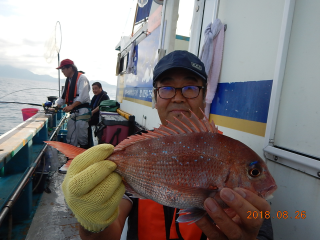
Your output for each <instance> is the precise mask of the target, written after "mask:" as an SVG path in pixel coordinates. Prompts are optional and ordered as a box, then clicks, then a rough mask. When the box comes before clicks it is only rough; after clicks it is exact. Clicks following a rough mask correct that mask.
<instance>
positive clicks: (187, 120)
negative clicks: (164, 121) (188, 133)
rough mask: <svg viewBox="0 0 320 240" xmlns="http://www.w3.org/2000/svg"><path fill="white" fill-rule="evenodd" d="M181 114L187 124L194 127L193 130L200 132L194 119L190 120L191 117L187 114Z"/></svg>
mask: <svg viewBox="0 0 320 240" xmlns="http://www.w3.org/2000/svg"><path fill="white" fill-rule="evenodd" d="M181 114H182V121H183V122H184V123H185V124H186V125H187V126H189V127H190V128H191V129H192V131H193V132H197V133H199V132H200V129H199V128H198V126H197V125H196V124H195V123H194V122H193V121H190V118H188V117H187V116H186V115H184V114H183V113H181Z"/></svg>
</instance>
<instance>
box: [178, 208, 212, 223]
mask: <svg viewBox="0 0 320 240" xmlns="http://www.w3.org/2000/svg"><path fill="white" fill-rule="evenodd" d="M184 213H186V214H184ZM178 214H184V215H180V216H179V217H178V219H177V220H176V221H177V222H179V223H185V222H189V224H192V223H194V222H196V221H198V220H200V219H201V218H203V217H204V216H205V215H206V214H207V212H206V211H205V210H203V209H200V208H187V209H183V210H180V211H179V212H178Z"/></svg>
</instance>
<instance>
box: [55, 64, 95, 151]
mask: <svg viewBox="0 0 320 240" xmlns="http://www.w3.org/2000/svg"><path fill="white" fill-rule="evenodd" d="M57 69H60V70H61V71H62V73H63V74H64V76H65V77H67V79H66V82H65V85H64V90H63V93H62V96H61V97H60V98H59V99H58V100H57V101H56V105H57V106H58V107H61V106H63V105H64V104H67V106H66V107H64V108H63V111H64V112H70V118H69V120H68V125H67V128H68V133H67V143H69V144H71V145H74V146H78V145H80V147H82V148H88V127H89V125H88V121H89V119H90V117H91V110H90V96H89V91H90V84H89V81H88V79H87V77H86V76H85V75H84V74H83V73H81V72H80V71H78V69H77V67H76V65H75V64H74V63H73V61H72V60H70V59H64V60H62V61H61V63H60V66H59V67H57Z"/></svg>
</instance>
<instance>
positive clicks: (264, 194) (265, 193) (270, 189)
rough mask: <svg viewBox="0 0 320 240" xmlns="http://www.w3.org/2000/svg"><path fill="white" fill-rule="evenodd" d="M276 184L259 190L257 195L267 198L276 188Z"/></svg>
mask: <svg viewBox="0 0 320 240" xmlns="http://www.w3.org/2000/svg"><path fill="white" fill-rule="evenodd" d="M277 188H278V187H277V185H275V184H274V185H271V186H270V187H268V188H266V189H263V190H262V191H260V193H259V195H260V196H261V197H263V198H264V199H266V198H268V197H269V196H270V195H271V194H272V193H273V192H274V191H275V190H277Z"/></svg>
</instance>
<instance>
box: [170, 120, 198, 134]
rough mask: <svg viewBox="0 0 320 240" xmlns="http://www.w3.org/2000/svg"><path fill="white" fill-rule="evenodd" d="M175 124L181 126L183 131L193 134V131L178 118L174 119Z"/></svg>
mask: <svg viewBox="0 0 320 240" xmlns="http://www.w3.org/2000/svg"><path fill="white" fill-rule="evenodd" d="M174 120H175V121H174V124H175V125H177V126H179V127H180V128H181V129H183V130H184V131H185V132H189V133H192V132H193V131H192V129H191V128H190V127H188V125H187V124H185V123H183V122H182V121H180V120H179V119H178V118H176V117H174Z"/></svg>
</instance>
